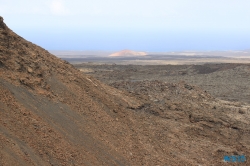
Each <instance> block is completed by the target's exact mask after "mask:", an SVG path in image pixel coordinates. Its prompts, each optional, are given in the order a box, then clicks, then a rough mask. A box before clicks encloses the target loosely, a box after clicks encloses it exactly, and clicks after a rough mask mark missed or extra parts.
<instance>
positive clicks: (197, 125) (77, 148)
mask: <svg viewBox="0 0 250 166" xmlns="http://www.w3.org/2000/svg"><path fill="white" fill-rule="evenodd" d="M114 86H115V87H117V88H119V89H120V90H118V89H116V88H112V87H110V86H107V85H105V84H103V83H101V82H99V81H98V80H96V79H94V78H92V77H91V76H88V75H84V74H82V73H81V72H80V71H78V70H76V69H75V68H74V67H73V66H72V65H70V64H69V63H67V62H65V61H62V60H60V59H58V58H56V57H55V56H53V55H52V54H50V53H49V52H47V51H46V50H44V49H42V48H40V47H38V46H36V45H34V44H32V43H30V42H28V41H26V40H24V39H23V38H21V37H20V36H18V35H16V34H15V33H14V32H12V31H11V30H10V29H9V28H8V27H7V26H6V25H5V24H4V23H3V19H2V18H0V165H198V164H202V165H203V164H204V165H212V164H214V165H227V163H224V162H223V156H224V155H232V154H244V155H246V156H249V155H250V142H249V139H248V138H249V137H250V128H249V126H250V125H249V119H250V113H249V110H248V107H247V106H245V107H244V109H245V110H243V111H242V110H241V113H239V111H238V110H235V109H237V108H238V107H237V105H236V103H222V102H221V101H218V100H216V99H214V98H213V97H211V96H210V95H209V94H207V93H206V92H204V91H203V90H201V89H199V88H197V87H194V86H190V85H187V84H185V83H180V84H166V83H162V82H158V81H154V82H138V83H137V82H136V83H133V84H128V83H126V82H123V83H121V84H118V85H114ZM128 90H132V92H128ZM153 92H154V93H153ZM246 164H249V161H247V162H246Z"/></svg>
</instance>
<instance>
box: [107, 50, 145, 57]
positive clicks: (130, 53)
mask: <svg viewBox="0 0 250 166" xmlns="http://www.w3.org/2000/svg"><path fill="white" fill-rule="evenodd" d="M145 55H147V53H145V52H136V51H131V50H122V51H119V52H116V53H113V54H110V55H109V57H128V56H129V57H131V56H145Z"/></svg>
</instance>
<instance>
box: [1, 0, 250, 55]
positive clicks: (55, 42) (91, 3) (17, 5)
mask: <svg viewBox="0 0 250 166" xmlns="http://www.w3.org/2000/svg"><path fill="white" fill-rule="evenodd" d="M0 15H1V16H2V17H4V20H5V23H6V24H7V25H8V26H9V27H10V28H11V29H12V30H13V31H15V32H16V33H18V34H19V35H21V36H22V37H24V38H26V39H28V40H30V41H31V42H33V43H35V44H38V45H40V46H42V47H44V48H45V49H47V50H112V51H113V50H122V49H132V50H137V51H183V50H207V51H208V50H242V49H249V48H250V0H238V1H236V0H43V1H41V0H0Z"/></svg>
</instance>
